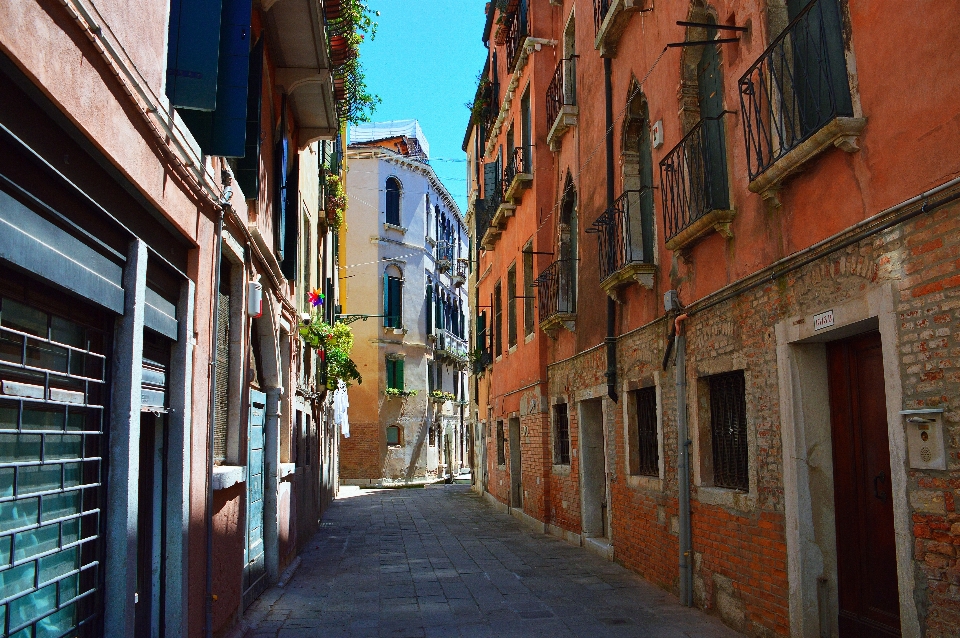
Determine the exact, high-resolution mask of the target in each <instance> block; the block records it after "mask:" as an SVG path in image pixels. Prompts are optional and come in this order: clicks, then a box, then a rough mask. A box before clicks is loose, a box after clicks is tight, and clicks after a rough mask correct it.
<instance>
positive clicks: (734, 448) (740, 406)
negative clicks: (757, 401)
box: [707, 370, 750, 492]
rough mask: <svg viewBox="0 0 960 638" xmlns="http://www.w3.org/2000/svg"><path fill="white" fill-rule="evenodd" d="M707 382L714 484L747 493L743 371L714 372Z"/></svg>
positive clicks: (745, 407) (748, 484)
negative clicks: (715, 373)
mask: <svg viewBox="0 0 960 638" xmlns="http://www.w3.org/2000/svg"><path fill="white" fill-rule="evenodd" d="M707 381H708V383H709V388H710V431H711V439H712V451H713V484H714V486H716V487H726V488H729V489H734V490H741V491H744V492H746V491H748V490H749V487H750V483H749V474H748V467H747V463H748V455H747V416H746V413H747V402H746V396H745V387H744V386H745V384H744V375H743V370H737V371H736V372H727V373H724V374H717V375H713V376H711V377H708V379H707Z"/></svg>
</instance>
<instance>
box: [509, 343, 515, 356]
mask: <svg viewBox="0 0 960 638" xmlns="http://www.w3.org/2000/svg"><path fill="white" fill-rule="evenodd" d="M516 351H517V344H513V345H512V346H510V347H509V348H507V354H513V353H514V352H516Z"/></svg>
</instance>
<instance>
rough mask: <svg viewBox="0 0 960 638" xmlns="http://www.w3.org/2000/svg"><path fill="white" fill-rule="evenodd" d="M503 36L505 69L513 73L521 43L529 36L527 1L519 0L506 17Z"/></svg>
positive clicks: (521, 46)
mask: <svg viewBox="0 0 960 638" xmlns="http://www.w3.org/2000/svg"><path fill="white" fill-rule="evenodd" d="M504 34H505V36H506V44H507V69H508V70H510V71H511V72H512V71H513V65H514V64H516V62H517V56H518V55H519V54H520V50H521V49H522V48H523V43H524V41H525V40H526V39H527V35H529V29H528V24H527V0H520V2H519V3H518V4H517V8H516V10H515V11H514V12H513V13H511V14H510V15H508V16H507V19H506V23H505V25H504Z"/></svg>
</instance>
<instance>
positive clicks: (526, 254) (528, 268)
mask: <svg viewBox="0 0 960 638" xmlns="http://www.w3.org/2000/svg"><path fill="white" fill-rule="evenodd" d="M523 295H524V299H523V331H524V332H523V334H524V335H531V334H533V333H534V325H533V324H534V319H533V296H534V295H533V244H529V243H528V244H527V245H526V246H524V247H523Z"/></svg>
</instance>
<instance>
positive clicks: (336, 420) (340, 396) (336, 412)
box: [333, 379, 350, 439]
mask: <svg viewBox="0 0 960 638" xmlns="http://www.w3.org/2000/svg"><path fill="white" fill-rule="evenodd" d="M349 407H350V399H349V398H348V397H347V384H346V383H345V382H344V381H343V379H340V380H339V381H337V389H336V390H334V392H333V424H334V425H339V426H340V432H341V433H342V434H343V438H345V439H349V438H350V419H349V417H348V416H347V408H349Z"/></svg>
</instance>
